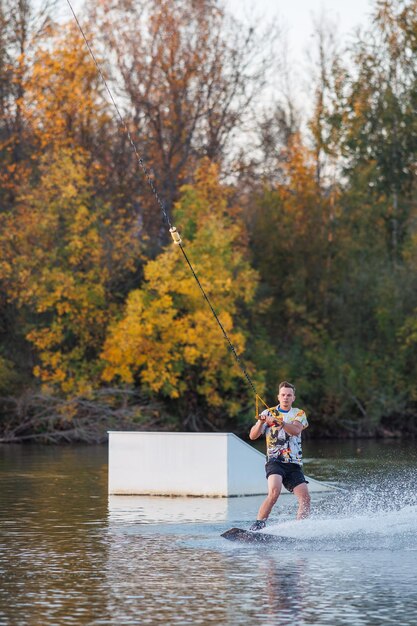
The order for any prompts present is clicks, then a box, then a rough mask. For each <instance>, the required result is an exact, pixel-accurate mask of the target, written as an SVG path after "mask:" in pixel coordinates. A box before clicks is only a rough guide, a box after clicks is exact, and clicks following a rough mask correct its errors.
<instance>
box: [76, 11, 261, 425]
mask: <svg viewBox="0 0 417 626" xmlns="http://www.w3.org/2000/svg"><path fill="white" fill-rule="evenodd" d="M66 1H67V4H68V6H69V8H70V10H71V13H72V15H73V17H74V20H75V22H76V24H77V27H78V29H79V31H80V33H81V36H82V38H83V39H84V42H85V45H86V46H87V50H88V52H89V54H90V56H91V58H92V59H93V62H94V65H95V66H96V69H97V72H98V74H99V76H100V79H101V81H102V83H103V85H104V87H105V89H106V91H107V93H108V95H109V98H110V100H111V102H112V104H113V106H114V108H115V110H116V113H117V117H118V118H119V122H120V125H121V127H122V128H123V130H124V132H125V133H126V136H127V138H128V140H129V143H130V145H131V147H132V150H133V152H134V154H135V156H136V159H137V162H138V164H139V166H140V168H141V170H142V172H143V174H144V176H145V178H146V180H147V182H148V185H149V187H150V189H151V191H152V194H153V196H154V198H155V200H156V202H157V204H158V206H159V208H160V209H161V212H162V216H163V219H164V221H165V222H166V224H167V225H168V227H169V232H170V234H171V237H172V239H173V242H174V244H175V245H177V246H178V247H179V248H180V250H181V252H182V254H183V256H184V259H185V261H186V263H187V265H188V267H189V268H190V270H191V273H192V275H193V276H194V278H195V281H196V283H197V285H198V287H199V289H200V291H201V293H202V295H203V298H204V299H205V301H206V302H207V304H208V306H209V308H210V310H211V312H212V314H213V317H214V319H215V320H216V322H217V324H218V325H219V327H220V330H221V332H222V333H223V337H224V338H225V340H226V341H227V343H228V345H229V349H230V351H231V352H232V354H233V356H234V357H235V360H236V363H237V364H238V366H239V367H240V369H241V371H242V373H243V375H244V377H245V379H246V381H247V383H248V384H249V386H250V387H251V389H252V391H253V393H254V394H255V405H256V417H257V416H258V415H259V402H261V403H262V404H263V405H264V406H265V407H266V408H267V409H268V410H271V409H270V407H269V406H268V405H267V404H266V403H265V402H264V400H263V399H262V398H261V396H260V395H259V394H258V392H257V391H256V387H255V385H254V383H253V381H252V379H251V377H250V376H249V374H248V372H247V370H246V367H245V366H244V363H243V361H242V359H241V357H240V356H239V355H238V353H237V351H236V349H235V347H234V345H233V343H232V342H231V340H230V338H229V336H228V334H227V332H226V330H225V329H224V326H223V324H222V323H221V321H220V319H219V317H218V315H217V313H216V311H215V310H214V307H213V305H212V303H211V301H210V298H209V297H208V295H207V293H206V292H205V290H204V288H203V286H202V284H201V283H200V281H199V279H198V276H197V274H196V272H195V270H194V268H193V266H192V264H191V261H190V260H189V258H188V256H187V254H186V252H185V250H184V247H183V245H182V239H181V236H180V234H179V232H178V231H177V229H176V227H175V226H173V224H172V222H171V220H170V217H169V214H168V211H167V208H166V206H165V202H164V201H163V200H161V198H160V196H159V194H158V191H157V189H156V186H155V184H154V182H153V180H152V178H151V176H150V174H149V170H148V168H147V167H146V165H145V163H144V161H143V159H142V157H141V156H140V153H139V150H138V149H137V146H136V144H135V142H134V140H133V137H132V135H131V133H130V131H129V128H128V126H127V124H126V122H125V120H124V118H123V115H122V114H121V113H120V110H119V107H118V106H117V103H116V101H115V99H114V97H113V94H112V91H111V89H110V87H109V85H108V83H107V81H106V79H105V77H104V74H103V72H102V71H101V67H100V65H99V63H98V61H97V59H96V57H95V54H94V52H93V49H92V47H91V45H90V43H89V42H88V39H87V37H86V35H85V33H84V30H83V28H82V26H81V24H80V22H79V20H78V17H77V15H76V13H75V11H74V9H73V7H72V4H71V2H70V0H66Z"/></svg>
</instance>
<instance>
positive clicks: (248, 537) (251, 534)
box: [221, 528, 295, 544]
mask: <svg viewBox="0 0 417 626" xmlns="http://www.w3.org/2000/svg"><path fill="white" fill-rule="evenodd" d="M221 537H223V538H224V539H228V540H229V541H240V542H241V543H263V544H265V543H281V544H282V543H285V544H287V543H293V542H294V541H295V539H293V538H292V537H280V536H279V535H268V534H267V533H260V532H258V531H251V530H244V529H243V528H230V530H226V532H224V533H223V534H222V535H221Z"/></svg>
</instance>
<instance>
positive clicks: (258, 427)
mask: <svg viewBox="0 0 417 626" xmlns="http://www.w3.org/2000/svg"><path fill="white" fill-rule="evenodd" d="M264 423H265V416H264V415H258V421H257V422H256V424H254V425H253V426H252V428H251V429H250V432H249V439H252V440H254V439H258V437H260V436H261V435H262V427H263V425H264Z"/></svg>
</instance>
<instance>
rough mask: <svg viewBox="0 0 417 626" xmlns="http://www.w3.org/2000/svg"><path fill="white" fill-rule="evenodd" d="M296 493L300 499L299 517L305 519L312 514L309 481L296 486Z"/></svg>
mask: <svg viewBox="0 0 417 626" xmlns="http://www.w3.org/2000/svg"><path fill="white" fill-rule="evenodd" d="M294 495H295V496H296V497H297V500H298V511H297V519H305V518H306V517H308V516H309V515H310V494H309V493H308V487H307V483H301V485H297V487H294Z"/></svg>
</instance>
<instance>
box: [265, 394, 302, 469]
mask: <svg viewBox="0 0 417 626" xmlns="http://www.w3.org/2000/svg"><path fill="white" fill-rule="evenodd" d="M274 411H276V412H277V413H278V414H279V415H280V416H281V417H282V418H283V420H284V423H285V424H291V423H292V422H300V423H301V424H302V425H303V430H304V428H307V426H308V421H307V416H306V414H305V413H304V411H302V410H301V409H296V408H292V409H290V410H289V411H282V410H280V408H279V407H278V406H277V407H275V408H274ZM268 413H271V411H268V409H266V410H265V411H262V415H268ZM262 434H265V437H266V455H267V458H268V461H272V460H276V461H282V462H283V463H296V464H297V465H302V464H303V460H302V459H303V453H302V450H301V433H300V434H299V435H289V434H288V433H287V432H286V431H285V430H284V429H283V428H281V427H280V426H278V425H277V426H275V425H273V426H268V425H267V424H264V425H263V428H262Z"/></svg>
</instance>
